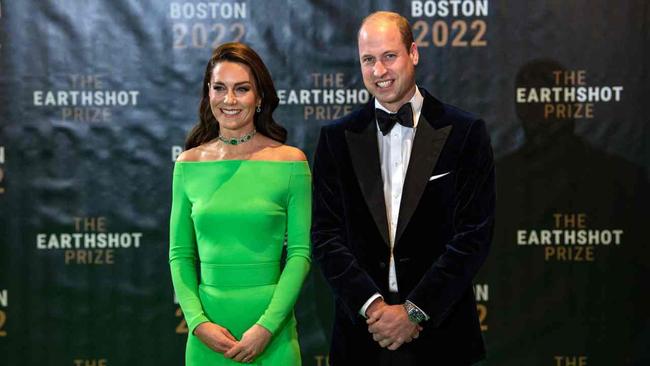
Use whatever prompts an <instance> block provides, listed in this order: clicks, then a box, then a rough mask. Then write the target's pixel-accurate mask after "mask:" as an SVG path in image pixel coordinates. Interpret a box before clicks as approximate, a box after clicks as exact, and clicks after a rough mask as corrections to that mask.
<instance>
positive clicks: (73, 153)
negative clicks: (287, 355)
mask: <svg viewBox="0 0 650 366" xmlns="http://www.w3.org/2000/svg"><path fill="white" fill-rule="evenodd" d="M375 10H393V11H397V12H400V13H401V14H403V15H405V16H406V17H407V18H408V19H409V20H410V21H411V24H412V27H413V32H414V35H415V38H416V43H417V45H418V47H419V51H420V64H419V65H418V69H417V80H418V83H419V85H421V86H422V87H424V88H426V89H427V90H429V91H430V92H431V93H432V94H433V95H435V96H436V97H438V98H440V99H441V100H443V101H445V102H448V103H451V104H454V105H456V106H458V107H460V108H462V109H465V110H469V111H472V112H474V113H476V114H478V115H480V116H482V117H483V118H484V119H485V120H486V121H487V125H488V129H489V132H490V134H491V137H492V144H493V147H494V150H495V154H496V164H497V184H498V192H497V193H498V216H497V227H496V232H495V239H494V242H493V245H492V251H491V253H490V257H489V259H488V261H487V263H486V264H485V266H484V267H483V268H482V270H481V273H480V274H479V276H478V278H477V279H476V281H475V282H476V283H475V294H476V298H477V300H478V311H479V315H480V320H481V326H482V328H483V331H484V332H483V334H484V337H485V340H486V344H487V347H488V358H487V360H486V361H484V362H483V364H485V365H549V366H585V365H589V366H592V365H648V364H650V347H648V345H649V344H650V316H648V309H650V296H649V295H648V284H647V281H648V278H650V265H649V263H650V243H649V242H648V239H647V237H648V236H647V226H648V219H647V217H648V214H647V212H646V211H647V207H648V204H649V203H650V200H649V199H648V188H649V187H648V175H647V171H648V169H649V168H650V147H649V144H648V141H649V138H650V132H649V129H648V115H649V113H648V112H649V111H648V107H647V106H648V103H647V101H646V99H647V97H648V96H649V93H648V92H649V90H648V89H649V86H648V85H650V80H649V78H648V65H650V58H649V56H648V45H650V29H649V24H650V6H649V5H648V2H647V1H644V0H630V1H624V2H611V1H605V0H591V1H587V0H576V1H568V2H567V1H535V2H528V1H497V0H407V1H398V0H382V1H379V0H376V1H357V0H309V1H308V0H293V1H261V0H237V1H231V0H221V1H209V0H206V1H201V2H199V1H183V0H179V1H169V0H159V1H153V0H145V1H130V0H112V1H101V0H86V1H80V0H50V1H36V0H25V1H22V0H21V1H17V0H13V1H8V0H0V30H1V32H0V220H1V222H2V224H1V225H0V365H8V366H14V365H57V366H58V365H72V366H91V365H92V366H108V365H110V366H114V365H181V364H183V357H184V346H185V339H186V335H187V326H186V324H185V322H184V320H183V314H182V312H181V311H180V308H179V306H178V303H177V301H176V299H175V297H174V293H173V289H172V286H171V279H170V275H169V267H168V262H167V253H168V242H167V237H168V229H169V228H168V220H169V209H170V199H171V173H172V167H173V162H174V160H175V159H176V157H177V156H178V154H180V152H181V151H182V147H181V146H182V145H183V142H184V138H185V136H186V134H187V132H188V131H189V129H190V128H191V126H192V125H193V124H194V123H195V122H196V120H197V109H198V103H199V95H200V91H201V86H200V83H201V79H202V73H203V68H204V66H205V62H206V61H207V60H208V58H209V55H210V52H211V49H213V48H214V47H215V46H217V45H219V44H220V43H222V42H225V41H233V40H235V41H243V42H246V43H248V44H249V45H251V46H252V47H253V48H254V49H255V50H257V51H258V52H259V53H260V55H261V56H262V57H263V59H264V61H265V62H266V63H267V65H268V67H269V69H270V70H271V72H272V75H273V79H274V81H275V85H276V87H277V88H278V91H279V96H280V99H281V105H280V107H279V108H278V110H277V112H276V117H277V118H276V119H277V120H278V121H280V122H281V123H282V124H283V125H284V126H286V128H287V129H288V132H289V141H288V143H289V144H291V145H295V146H298V147H300V148H301V149H303V150H304V151H305V152H306V154H307V155H308V156H309V157H310V159H311V157H312V155H313V152H314V149H315V145H316V141H317V138H318V133H319V129H320V127H321V126H322V125H324V124H327V123H329V122H331V121H332V120H334V119H337V118H339V117H341V116H343V115H344V114H346V113H348V112H350V111H351V110H353V109H354V108H356V107H358V106H359V105H360V104H362V103H364V102H366V101H367V100H368V99H369V98H370V95H369V94H368V92H367V91H366V90H365V88H364V86H363V82H362V79H361V74H360V68H359V61H358V56H357V51H356V30H357V27H358V25H359V23H360V21H361V19H362V18H363V17H364V16H365V15H367V14H369V13H370V12H372V11H375ZM332 309H333V305H332V298H331V294H330V290H329V289H328V287H327V285H326V284H325V282H324V281H323V279H322V276H321V274H320V272H319V270H318V267H317V266H316V265H314V266H313V268H312V271H311V273H310V275H309V277H308V279H307V282H306V283H305V285H304V288H303V292H302V294H301V297H300V299H299V303H298V305H297V307H296V310H295V311H296V316H297V318H298V322H299V334H300V343H301V348H302V353H303V362H304V364H305V365H315V366H321V365H326V364H327V352H328V343H329V337H330V327H331V323H332ZM434 356H435V355H432V360H433V359H434ZM432 362H433V361H432Z"/></svg>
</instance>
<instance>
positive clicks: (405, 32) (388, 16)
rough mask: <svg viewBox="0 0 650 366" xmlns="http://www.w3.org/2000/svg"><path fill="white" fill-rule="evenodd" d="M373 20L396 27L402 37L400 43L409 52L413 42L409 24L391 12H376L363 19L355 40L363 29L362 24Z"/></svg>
mask: <svg viewBox="0 0 650 366" xmlns="http://www.w3.org/2000/svg"><path fill="white" fill-rule="evenodd" d="M375 19H381V20H386V21H389V22H393V23H394V24H395V25H396V26H397V29H399V33H400V34H401V35H402V42H403V43H404V47H406V50H407V51H410V50H411V44H412V43H413V42H414V41H413V31H412V30H411V25H410V24H409V21H408V20H406V18H404V17H403V16H401V15H400V14H398V13H395V12H392V11H376V12H374V13H372V14H370V15H368V16H367V17H365V18H364V19H363V21H362V22H361V26H359V31H358V32H357V39H359V32H361V28H363V26H364V24H366V23H367V22H369V21H372V20H375Z"/></svg>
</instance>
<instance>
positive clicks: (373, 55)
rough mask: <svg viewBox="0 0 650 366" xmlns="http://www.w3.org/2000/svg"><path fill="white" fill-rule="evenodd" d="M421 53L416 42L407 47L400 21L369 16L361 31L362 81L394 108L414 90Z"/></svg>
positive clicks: (377, 96) (386, 104)
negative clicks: (371, 18) (398, 24)
mask: <svg viewBox="0 0 650 366" xmlns="http://www.w3.org/2000/svg"><path fill="white" fill-rule="evenodd" d="M418 57H419V56H418V49H417V46H416V45H415V43H412V44H411V47H410V49H408V50H407V49H406V47H405V46H404V43H403V42H402V36H401V34H400V32H399V29H398V28H397V25H395V24H394V23H392V22H390V21H387V20H383V19H375V20H370V21H368V22H366V24H364V25H363V27H362V28H361V30H360V31H359V60H360V62H361V73H362V74H363V83H364V84H365V85H366V88H367V89H368V91H369V92H370V93H371V94H372V95H374V96H375V98H377V100H378V101H379V102H380V103H381V104H382V105H383V106H384V107H386V108H388V109H389V110H391V111H393V112H394V111H397V110H398V109H399V107H401V106H402V105H403V104H404V103H406V102H408V101H409V100H410V99H411V98H412V97H413V94H414V93H415V65H417V64H418Z"/></svg>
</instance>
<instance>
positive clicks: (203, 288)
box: [169, 43, 311, 366]
mask: <svg viewBox="0 0 650 366" xmlns="http://www.w3.org/2000/svg"><path fill="white" fill-rule="evenodd" d="M277 106H278V97H277V93H276V91H275V87H274V86H273V81H272V80H271V76H270V74H269V72H268V70H267V68H266V66H265V65H264V63H263V62H262V60H261V59H260V57H259V56H258V55H257V54H256V53H255V51H253V50H252V49H251V48H249V47H248V46H246V45H244V44H241V43H226V44H223V45H221V46H220V47H218V48H217V49H216V50H215V51H214V52H213V54H212V57H211V58H210V61H209V62H208V65H207V67H206V70H205V76H204V80H203V97H202V99H201V104H200V107H199V118H200V122H199V123H198V124H197V125H196V126H195V127H194V128H193V129H192V131H191V132H190V134H189V136H188V138H187V142H186V146H185V147H186V151H185V152H183V153H182V154H181V155H180V156H179V158H178V161H177V162H176V165H175V167H174V182H173V202H172V212H171V223H170V250H169V262H170V266H171V272H172V281H173V283H174V289H175V291H176V295H177V297H178V300H179V302H180V305H181V308H182V310H183V313H184V315H185V319H186V321H187V324H188V327H189V330H190V334H189V337H188V340H187V348H186V355H185V358H186V364H187V365H188V366H193V365H199V366H200V365H227V364H234V363H236V362H246V363H254V364H259V365H300V349H299V346H298V341H297V333H296V321H295V318H294V316H293V306H294V304H295V302H296V299H297V297H298V294H299V292H300V288H301V286H302V282H303V280H304V278H305V276H306V275H307V272H308V271H309V263H310V257H309V228H310V221H311V195H310V194H311V174H310V171H309V166H308V165H307V162H306V159H305V155H304V154H303V153H302V151H300V150H299V149H297V148H294V147H290V146H287V145H284V144H283V143H284V142H285V140H286V135H287V132H286V130H285V129H284V128H283V127H281V126H280V125H278V124H277V123H276V122H275V121H274V120H273V117H272V113H273V111H274V110H275V108H276V107H277ZM285 233H286V242H287V259H286V264H285V266H284V269H283V270H281V268H280V256H281V253H282V247H283V243H284V240H285Z"/></svg>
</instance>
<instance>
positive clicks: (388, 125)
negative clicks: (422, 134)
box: [375, 103, 413, 136]
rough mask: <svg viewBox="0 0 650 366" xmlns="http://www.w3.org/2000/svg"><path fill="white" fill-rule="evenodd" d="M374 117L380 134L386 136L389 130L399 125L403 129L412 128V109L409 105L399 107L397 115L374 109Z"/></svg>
mask: <svg viewBox="0 0 650 366" xmlns="http://www.w3.org/2000/svg"><path fill="white" fill-rule="evenodd" d="M375 116H376V117H377V124H379V129H380V130H381V133H382V134H383V135H384V136H386V135H387V134H388V133H389V132H390V130H391V129H392V128H393V126H395V123H399V124H400V125H402V126H404V127H413V108H411V103H406V104H404V105H403V106H401V107H400V109H399V110H398V111H397V113H386V112H385V111H383V110H381V109H379V108H375Z"/></svg>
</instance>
